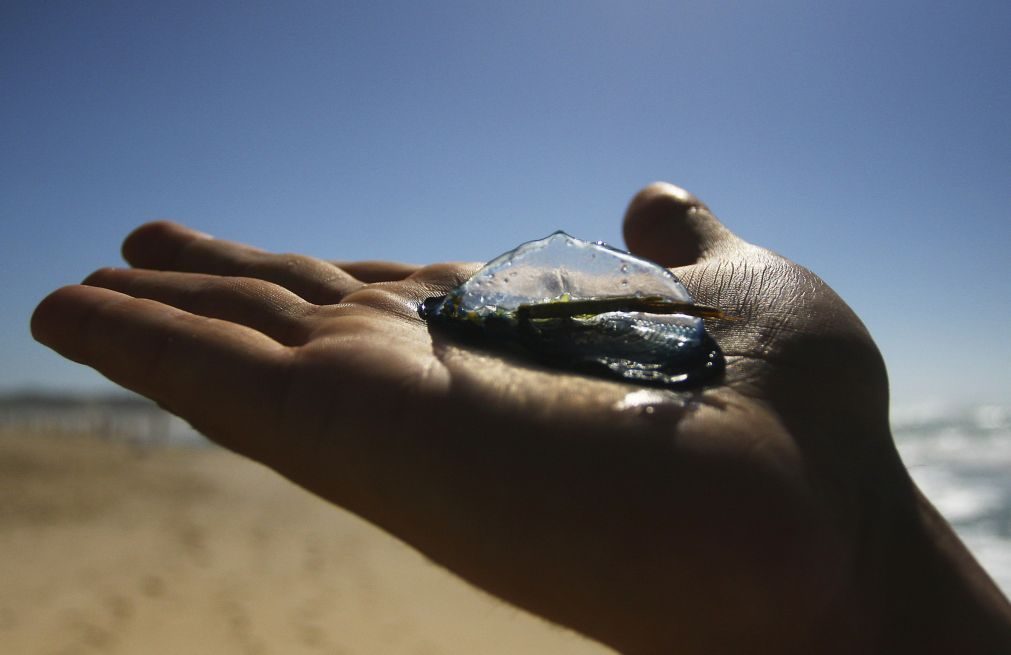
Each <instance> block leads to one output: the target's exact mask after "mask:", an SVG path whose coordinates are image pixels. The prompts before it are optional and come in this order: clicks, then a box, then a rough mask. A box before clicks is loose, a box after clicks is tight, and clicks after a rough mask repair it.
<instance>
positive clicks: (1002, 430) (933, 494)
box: [892, 405, 1011, 595]
mask: <svg viewBox="0 0 1011 655" xmlns="http://www.w3.org/2000/svg"><path fill="white" fill-rule="evenodd" d="M892 430H893V434H894V435H895V442H896V444H897V445H898V448H899V452H900V453H901V455H902V460H903V461H904V462H905V464H906V466H907V467H908V468H909V472H910V473H911V474H912V476H913V479H914V480H915V481H916V483H917V485H918V486H919V487H920V489H921V490H922V491H923V493H924V494H926V496H927V497H928V498H929V499H930V500H931V502H933V503H934V505H935V506H936V507H937V509H938V510H939V511H940V512H941V514H943V515H944V517H945V518H946V519H948V521H949V522H950V523H951V524H952V525H953V526H954V528H955V531H956V532H958V534H959V536H960V537H961V538H962V540H963V541H964V542H965V543H966V545H967V546H968V547H969V550H971V551H972V552H973V554H975V555H976V558H977V559H978V560H979V561H980V563H981V564H982V565H983V568H985V569H986V570H987V572H988V573H989V574H990V576H991V577H993V578H994V580H995V581H996V582H997V584H998V586H1000V588H1001V589H1002V590H1003V592H1004V594H1005V595H1011V405H1008V406H1001V405H982V406H978V407H969V408H945V407H938V406H936V405H935V406H926V405H925V406H919V407H905V408H902V407H900V408H894V409H893V411H892Z"/></svg>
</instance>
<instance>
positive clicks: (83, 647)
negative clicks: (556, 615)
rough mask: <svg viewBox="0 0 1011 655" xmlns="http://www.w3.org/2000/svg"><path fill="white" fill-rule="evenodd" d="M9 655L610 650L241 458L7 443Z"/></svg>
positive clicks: (206, 452) (42, 437)
mask: <svg viewBox="0 0 1011 655" xmlns="http://www.w3.org/2000/svg"><path fill="white" fill-rule="evenodd" d="M0 653H4V654H8V653H10V654H18V655H21V654H26V655H28V654H36V653H38V654H40V655H41V654H46V655H50V654H51V655H69V654H72V653H142V654H147V653H166V654H168V653H172V654H173V655H176V654H180V653H215V654H218V653H220V654H226V655H227V654H231V653H243V654H247V653H249V654H269V653H284V654H286V655H287V654H293V655H297V654H300V653H331V654H335V655H336V654H340V655H351V654H356V653H369V654H373V653H380V654H385V653H392V654H399V653H411V654H414V655H428V654H437V653H446V654H453V653H468V654H476V653H481V654H484V653H490V654H495V653H552V654H559V655H567V654H573V655H575V654H577V653H578V654H586V655H589V654H606V653H612V651H610V650H608V649H606V648H604V647H602V646H600V645H598V644H596V643H594V642H591V641H588V640H586V639H583V638H581V637H580V636H578V635H576V634H574V633H571V632H568V631H565V630H563V629H561V628H558V627H556V626H552V625H550V624H547V623H546V622H543V621H541V620H539V619H537V618H536V617H533V616H531V615H529V614H526V613H524V612H521V611H520V610H518V609H516V608H513V607H511V606H508V605H506V604H504V603H502V602H500V601H498V600H496V599H494V598H492V597H490V596H487V595H485V594H483V593H481V592H479V591H477V590H475V589H473V588H471V587H469V586H468V585H466V584H465V583H464V582H462V581H460V580H458V579H456V578H455V577H453V576H451V575H449V574H448V573H446V572H445V571H443V570H441V569H439V568H437V567H435V566H433V565H432V564H430V563H428V562H427V561H426V560H425V559H424V558H423V557H421V556H420V555H419V554H417V553H416V552H414V551H413V550H411V549H410V548H408V547H406V546H404V545H403V544H401V543H400V542H398V541H396V540H394V539H393V538H391V537H389V536H387V535H385V534H384V533H382V532H380V531H379V530H377V529H375V528H373V527H372V526H370V525H368V524H367V523H365V522H363V521H361V520H360V519H358V518H356V517H354V516H352V515H350V514H347V513H346V512H343V511H341V510H339V509H337V508H335V507H333V506H332V505H329V504H327V503H325V502H323V501H321V500H319V499H317V498H315V497H314V496H312V495H310V494H308V493H306V492H304V491H302V490H301V489H299V488H297V487H295V486H294V485H292V484H290V483H289V482H287V481H285V480H283V479H282V478H280V477H279V476H277V475H275V474H274V473H272V472H271V471H269V470H267V469H265V468H263V467H260V466H259V465H256V464H254V463H252V462H249V461H246V460H244V459H242V458H240V457H238V456H235V455H233V454H231V453H228V452H224V451H222V450H219V449H216V448H193V447H171V446H156V447H152V446H139V445H136V444H135V445H130V444H127V443H123V442H118V441H113V440H108V439H100V438H94V437H86V436H81V435H66V434H31V435H24V434H17V433H12V432H11V431H9V430H7V431H0Z"/></svg>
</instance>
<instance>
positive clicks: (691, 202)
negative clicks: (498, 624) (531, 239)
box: [32, 183, 1011, 654]
mask: <svg viewBox="0 0 1011 655" xmlns="http://www.w3.org/2000/svg"><path fill="white" fill-rule="evenodd" d="M624 231H625V238H626V242H627V244H628V247H629V248H630V249H631V250H632V251H633V252H635V253H637V254H639V255H642V256H645V257H648V258H651V259H654V260H656V261H658V262H660V263H662V264H663V265H665V266H669V267H672V268H673V270H674V271H675V273H676V274H677V275H678V276H679V277H680V278H681V279H682V280H683V282H684V283H685V285H686V286H687V287H688V289H689V290H690V291H691V293H692V294H693V295H694V297H695V298H696V300H697V301H698V302H700V303H704V304H706V305H711V306H713V307H716V308H719V309H720V310H722V311H725V312H728V313H730V314H732V315H734V316H737V317H739V319H740V320H735V321H710V322H709V323H710V325H709V328H710V330H711V332H712V334H713V336H714V337H715V338H716V340H717V342H718V343H719V344H720V345H721V347H722V348H723V350H724V352H725V353H726V355H727V360H728V367H727V371H726V374H725V376H724V379H723V380H722V381H721V382H720V383H718V384H716V385H713V386H711V387H708V388H706V389H703V390H698V391H694V392H690V393H689V392H686V393H673V392H660V391H656V390H643V389H638V388H636V387H634V386H631V385H627V384H622V383H618V382H611V381H606V380H602V379H595V378H588V377H583V376H579V375H576V374H568V373H562V372H557V371H552V370H546V369H543V368H539V367H538V366H536V365H533V364H531V363H528V362H522V361H518V360H513V359H509V358H506V357H503V356H502V355H500V354H495V353H490V352H484V351H482V350H480V349H476V348H475V347H473V346H462V345H459V344H456V343H454V342H452V341H450V340H448V339H447V338H445V337H443V336H441V335H439V334H436V333H432V332H430V331H429V329H428V326H427V325H426V324H425V323H424V322H423V321H422V320H420V319H419V318H418V315H417V307H418V305H419V304H420V303H421V302H422V301H423V300H425V299H426V298H429V297H431V296H435V295H441V294H444V293H446V292H447V291H448V290H450V289H451V288H453V287H455V286H456V285H458V284H459V283H460V282H462V281H463V280H465V279H466V278H467V277H468V276H469V275H470V274H471V273H472V272H473V271H474V270H475V269H476V268H477V265H474V264H436V265H432V266H424V267H414V266H408V265H404V264H394V263H388V262H357V263H354V262H343V263H340V264H335V263H330V262H324V261H321V260H317V259H312V258H309V257H304V256H297V255H274V254H269V253H266V252H263V251H260V250H256V249H253V248H249V247H247V246H242V245H239V244H235V243H231V242H227V241H222V240H217V239H212V238H210V237H208V236H206V235H203V234H200V233H197V232H194V231H192V230H190V229H188V228H185V227H182V226H180V225H177V224H174V223H168V222H159V223H151V224H148V225H145V226H143V227H141V228H139V229H137V230H136V231H135V232H134V233H133V234H131V235H130V236H129V237H128V238H127V240H126V242H125V244H124V246H123V254H124V256H125V258H126V260H127V261H128V262H129V264H130V265H131V266H132V268H129V269H113V268H109V269H102V270H99V271H97V272H95V273H94V274H92V275H91V276H89V277H88V278H87V279H86V280H85V281H84V283H83V284H82V285H75V286H69V287H64V288H62V289H59V290H57V291H55V292H54V293H52V294H51V295H50V296H49V297H47V298H46V299H45V300H44V301H43V302H42V303H41V304H40V305H39V307H38V309H37V310H36V312H35V315H34V316H33V319H32V331H33V334H34V335H35V337H36V338H37V339H38V340H39V341H41V342H42V343H44V344H46V345H48V346H49V347H51V348H53V349H55V350H56V351H57V352H59V353H61V354H62V355H64V356H66V357H68V358H70V359H72V360H74V361H77V362H81V363H83V364H86V365H89V366H92V367H94V368H96V369H97V370H99V371H100V372H102V373H103V374H104V375H106V376H108V377H109V378H110V379H112V380H113V381H115V382H117V383H118V384H121V385H122V386H124V387H127V388H129V389H132V390H134V391H137V392H139V393H141V394H144V395H146V396H148V397H150V398H152V399H154V400H155V401H157V402H158V403H160V404H161V405H163V406H164V407H166V408H167V409H168V410H169V411H172V412H174V413H176V414H178V415H179V416H181V417H183V418H185V419H186V420H188V421H189V422H190V423H192V424H193V425H194V426H195V427H196V428H197V429H199V430H201V431H202V432H203V433H204V434H206V435H207V436H209V437H210V438H212V439H214V440H215V441H217V442H218V443H220V444H222V445H224V446H226V447H228V448H230V449H232V450H234V451H236V452H238V453H241V454H243V455H246V456H248V457H251V458H253V459H255V460H257V461H260V462H262V463H263V464H265V465H267V466H269V467H271V468H273V469H275V470H276V471H278V472H279V473H281V474H282V475H284V476H286V477H288V478H289V479H290V480H292V481H293V482H295V483H297V484H299V485H302V486H303V487H305V488H307V489H309V490H311V491H313V492H315V493H316V494H318V495H319V496H321V497H323V498H325V499H327V500H329V501H331V502H333V503H336V504H338V505H340V506H342V507H345V508H347V509H350V510H351V511H354V512H356V513H358V514H359V515H361V516H362V517H364V518H366V519H368V520H369V521H372V522H373V523H375V524H377V525H379V526H380V527H382V528H384V529H386V530H387V531H389V532H390V533H392V534H393V535H395V536H397V537H399V538H400V539H402V540H404V541H405V542H407V543H409V544H411V545H412V546H414V547H415V548H417V549H418V550H420V551H421V552H423V553H424V554H426V555H427V556H428V557H430V558H431V559H433V560H434V561H436V562H438V563H440V564H442V565H443V566H445V567H447V568H448V569H450V570H452V571H454V572H455V573H457V574H458V575H460V576H462V577H463V578H465V579H467V580H469V581H470V582H472V583H473V584H475V585H477V586H479V587H481V588H483V589H486V590H487V591H489V592H491V593H493V594H496V595H498V596H500V597H501V598H503V599H505V600H507V601H509V602H512V603H515V604H516V605H519V606H521V607H524V608H526V609H528V610H530V611H532V612H534V613H536V614H539V615H541V616H543V617H545V618H547V619H549V620H551V621H554V622H557V623H559V624H562V625H565V626H568V627H570V628H572V629H575V630H577V631H579V632H582V633H584V634H586V635H589V636H590V637H593V638H595V639H598V640H600V641H602V642H604V643H606V644H609V645H611V646H612V647H614V648H616V649H618V650H619V651H621V652H624V653H636V654H638V653H644V654H646V653H675V652H676V653H689V654H690V653H813V652H817V653H933V652H937V653H952V652H958V653H991V652H992V653H996V652H1011V607H1009V605H1008V602H1007V600H1006V599H1005V598H1004V597H1003V596H1002V595H1001V594H1000V592H999V591H998V590H997V589H996V587H995V586H994V584H993V583H992V582H991V581H990V580H989V579H988V578H987V576H986V574H985V573H984V572H983V571H982V569H980V568H979V566H978V565H977V564H976V563H975V562H974V561H973V559H972V557H971V556H970V555H969V554H968V552H967V551H966V550H965V548H964V547H963V546H962V545H961V543H960V542H959V541H958V539H957V538H956V537H955V536H954V534H953V533H952V531H951V529H950V528H949V526H948V525H947V524H946V523H945V522H944V521H943V520H942V519H941V518H940V517H939V516H938V515H937V513H936V512H935V511H934V510H933V508H932V507H931V506H930V505H929V503H928V502H927V501H926V500H925V499H924V498H923V497H922V495H920V494H919V493H918V491H917V490H916V488H915V486H914V484H913V483H912V481H911V480H910V478H909V476H908V474H907V473H906V471H905V468H904V467H903V466H902V463H901V461H900V460H899V457H898V455H897V453H896V450H895V447H894V444H893V441H892V438H891V434H890V431H889V425H888V387H887V379H886V374H885V368H884V365H883V362H882V360H881V356H880V355H879V353H878V350H877V348H876V347H875V345H874V343H873V341H872V340H871V338H870V336H869V335H868V333H867V331H866V329H865V328H864V326H863V325H862V324H861V322H860V321H859V319H858V318H857V317H856V316H855V315H854V314H853V312H852V311H851V310H850V309H849V308H848V307H847V306H846V305H845V303H843V302H842V300H840V299H839V297H838V296H837V295H836V294H835V293H834V292H833V291H832V290H831V289H830V288H828V286H826V285H825V283H824V282H822V281H821V280H820V279H819V278H818V277H816V276H815V275H814V274H812V273H811V272H810V271H807V270H806V269H804V268H802V267H800V266H797V265H796V264H793V263H792V262H789V261H787V260H785V259H783V258H782V257H779V256H777V255H775V254H773V253H771V252H769V251H767V250H764V249H762V248H759V247H757V246H754V245H751V244H749V243H746V242H744V241H743V240H741V239H739V238H738V237H736V236H735V235H733V234H732V233H731V232H729V231H728V230H727V229H726V228H725V227H724V226H723V225H722V224H721V223H720V222H719V221H718V220H717V219H716V218H715V217H714V216H713V214H712V213H711V212H710V211H709V209H708V208H706V207H705V205H703V204H702V203H701V202H700V201H699V200H698V199H696V198H695V197H694V196H692V195H690V194H688V193H687V192H685V191H684V190H682V189H679V188H677V187H674V186H672V185H669V184H661V183H658V184H654V185H651V186H649V187H647V188H646V189H644V190H643V191H641V192H640V193H639V194H638V195H636V196H635V198H634V199H633V200H632V202H631V204H630V206H629V208H628V211H627V213H626V216H625V222H624Z"/></svg>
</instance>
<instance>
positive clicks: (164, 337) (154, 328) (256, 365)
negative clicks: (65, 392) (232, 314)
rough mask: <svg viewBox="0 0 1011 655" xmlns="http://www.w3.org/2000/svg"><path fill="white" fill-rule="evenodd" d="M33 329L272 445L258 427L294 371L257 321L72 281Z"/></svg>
mask: <svg viewBox="0 0 1011 655" xmlns="http://www.w3.org/2000/svg"><path fill="white" fill-rule="evenodd" d="M32 334H33V336H34V337H35V338H36V339H37V340H39V341H40V342H42V343H43V344H45V345H47V346H49V347H50V348H52V349H53V350H55V351H57V352H58V353H60V354H61V355H63V356H65V357H67V358H69V359H72V360H74V361H76V362H79V363H81V364H85V365H87V366H91V367H92V368H94V369H96V370H97V371H99V372H100V373H102V374H103V375H105V376H106V377H108V378H109V379H110V380H112V381H113V382H116V383H117V384H120V385H122V386H124V387H126V388H127V389H131V390H133V391H136V392H138V393H140V394H142V395H144V396H147V397H149V398H151V399H152V400H155V401H157V402H158V403H160V404H161V405H163V406H164V407H166V408H167V409H168V410H169V411H171V412H173V413H174V414H177V415H179V416H180V417H182V418H184V419H186V420H187V421H189V422H190V423H191V424H193V426H194V427H195V428H197V429H198V430H200V431H201V432H203V433H204V434H206V435H207V436H209V437H211V438H213V439H215V440H219V441H220V442H221V443H222V444H223V445H225V446H228V447H231V448H234V449H235V450H239V451H242V452H245V453H247V454H252V453H255V452H262V449H263V448H265V447H269V445H270V444H267V443H265V442H264V440H263V437H258V436H257V435H266V434H270V430H269V426H273V425H276V424H277V422H278V416H279V413H280V411H281V410H282V407H283V398H284V397H285V390H284V389H283V388H282V385H283V384H284V380H285V379H286V376H284V375H279V374H278V373H279V372H281V371H283V369H284V368H285V366H286V364H287V361H288V360H289V359H290V357H289V355H290V351H289V349H288V348H286V347H285V346H282V345H281V344H279V343H278V342H276V341H274V340H273V339H271V338H269V337H267V336H266V335H264V334H262V333H260V332H257V331H256V330H253V329H252V328H248V327H245V326H243V325H239V324H236V323H231V322H228V321H223V320H219V319H212V318H207V317H205V316H198V315H196V314H191V313H189V312H186V311H183V310H181V309H177V308H175V307H171V306H169V305H165V304H162V303H160V302H157V301H154V300H148V299H144V298H134V297H132V296H129V295H126V294H123V293H119V292H117V291H112V290H109V289H104V288H98V287H90V286H69V287H64V288H62V289H58V290H57V291H54V292H53V293H52V294H50V295H49V296H48V297H46V298H45V299H44V300H43V301H42V302H41V303H40V304H39V306H38V308H36V310H35V313H34V315H33V316H32ZM223 417H226V418H223ZM240 435H241V437H242V438H243V439H244V441H243V442H241V443H240V442H239V441H238V440H237V437H239V436H240Z"/></svg>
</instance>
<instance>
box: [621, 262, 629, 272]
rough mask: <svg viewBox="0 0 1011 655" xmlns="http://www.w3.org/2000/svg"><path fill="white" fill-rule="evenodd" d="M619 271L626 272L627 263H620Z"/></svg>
mask: <svg viewBox="0 0 1011 655" xmlns="http://www.w3.org/2000/svg"><path fill="white" fill-rule="evenodd" d="M621 272H622V273H628V264H622V265H621Z"/></svg>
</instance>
